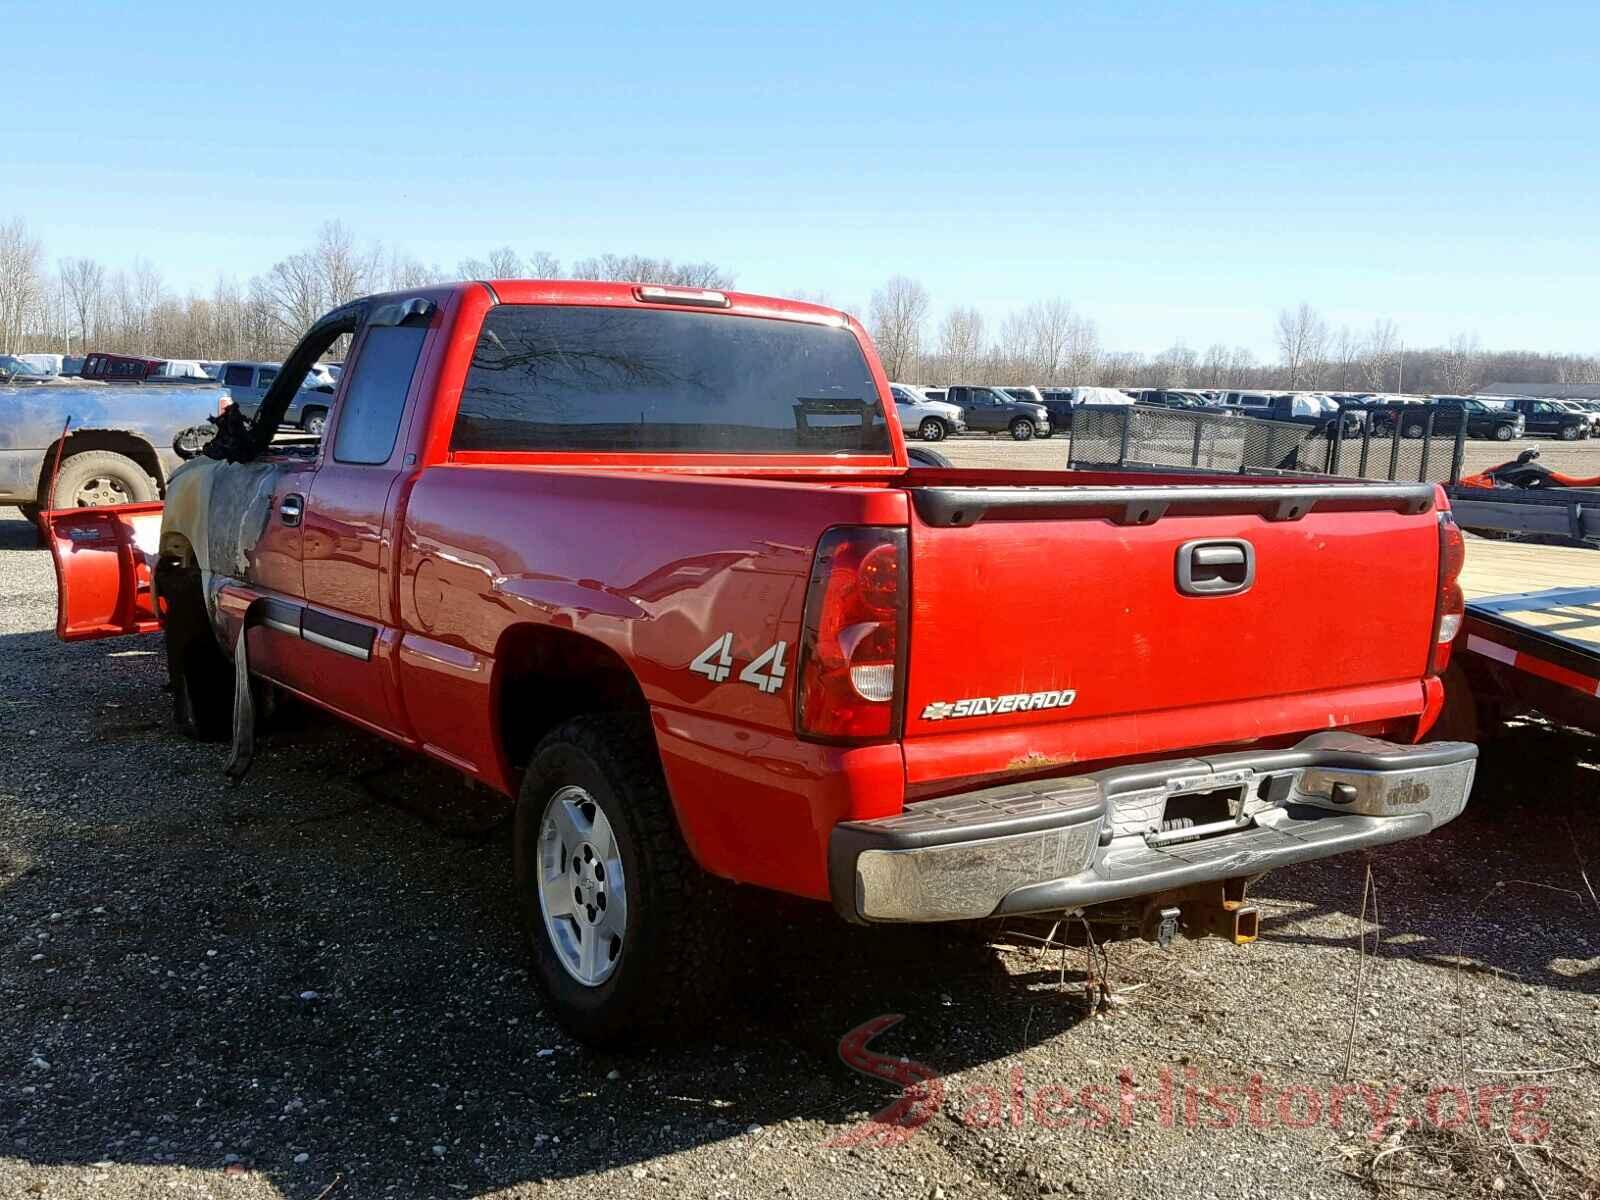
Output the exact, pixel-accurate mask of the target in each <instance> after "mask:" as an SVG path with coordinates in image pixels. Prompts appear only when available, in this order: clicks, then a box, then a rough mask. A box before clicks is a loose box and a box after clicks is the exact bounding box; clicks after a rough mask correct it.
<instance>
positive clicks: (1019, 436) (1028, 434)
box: [1011, 417, 1033, 442]
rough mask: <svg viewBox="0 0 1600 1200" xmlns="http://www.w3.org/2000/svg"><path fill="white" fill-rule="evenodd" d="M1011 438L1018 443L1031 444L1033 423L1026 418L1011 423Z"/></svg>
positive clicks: (1019, 418)
mask: <svg viewBox="0 0 1600 1200" xmlns="http://www.w3.org/2000/svg"><path fill="white" fill-rule="evenodd" d="M1011 436H1012V438H1014V439H1015V440H1016V441H1019V442H1031V441H1032V440H1033V422H1032V421H1030V420H1028V419H1027V418H1026V417H1018V418H1017V419H1016V420H1015V421H1013V422H1011Z"/></svg>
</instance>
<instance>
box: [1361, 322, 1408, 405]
mask: <svg viewBox="0 0 1600 1200" xmlns="http://www.w3.org/2000/svg"><path fill="white" fill-rule="evenodd" d="M1399 360H1400V330H1399V328H1398V327H1397V326H1396V325H1395V323H1394V322H1393V321H1391V320H1389V319H1388V318H1386V317H1380V318H1379V319H1378V320H1376V321H1374V322H1373V323H1372V332H1371V333H1369V334H1367V341H1366V345H1365V346H1363V347H1362V350H1361V372H1362V374H1363V375H1365V376H1366V380H1367V386H1368V387H1369V388H1371V389H1372V390H1373V391H1375V392H1381V391H1385V390H1386V388H1387V384H1388V380H1389V374H1390V372H1391V371H1392V370H1393V369H1394V367H1395V365H1396V364H1397V363H1398V362H1399ZM1395 386H1396V387H1398V386H1399V380H1398V379H1397V380H1396V381H1395Z"/></svg>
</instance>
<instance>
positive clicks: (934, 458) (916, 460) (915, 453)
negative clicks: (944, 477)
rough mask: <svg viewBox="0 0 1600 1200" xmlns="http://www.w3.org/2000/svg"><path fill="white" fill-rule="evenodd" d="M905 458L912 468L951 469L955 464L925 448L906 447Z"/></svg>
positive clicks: (934, 451) (935, 451)
mask: <svg viewBox="0 0 1600 1200" xmlns="http://www.w3.org/2000/svg"><path fill="white" fill-rule="evenodd" d="M906 457H907V458H908V459H910V460H911V465H912V466H913V467H953V466H955V464H954V463H953V462H951V461H950V460H949V459H948V458H946V457H945V456H944V455H943V454H940V453H939V452H938V451H937V450H929V449H928V448H927V447H926V446H907V447H906Z"/></svg>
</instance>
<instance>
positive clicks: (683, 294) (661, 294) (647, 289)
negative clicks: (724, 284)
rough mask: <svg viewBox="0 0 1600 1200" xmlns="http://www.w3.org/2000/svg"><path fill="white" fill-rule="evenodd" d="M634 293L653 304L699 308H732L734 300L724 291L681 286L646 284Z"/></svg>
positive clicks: (634, 290)
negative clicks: (688, 305) (684, 305)
mask: <svg viewBox="0 0 1600 1200" xmlns="http://www.w3.org/2000/svg"><path fill="white" fill-rule="evenodd" d="M633 294H634V295H635V296H637V297H638V298H639V299H641V300H648V301H650V302H651V303H652V304H690V305H693V306H695V307H697V308H732V307H733V302H732V301H731V300H729V299H728V297H727V295H726V293H724V292H713V291H710V290H709V289H707V288H680V287H655V286H644V287H636V288H634V289H633Z"/></svg>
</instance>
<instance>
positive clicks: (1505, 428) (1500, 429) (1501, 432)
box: [1494, 425, 1512, 442]
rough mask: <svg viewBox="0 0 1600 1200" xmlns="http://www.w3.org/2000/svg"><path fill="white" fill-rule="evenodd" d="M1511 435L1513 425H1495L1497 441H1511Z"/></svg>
mask: <svg viewBox="0 0 1600 1200" xmlns="http://www.w3.org/2000/svg"><path fill="white" fill-rule="evenodd" d="M1511 436H1512V434H1511V426H1509V425H1496V426H1495V427H1494V440H1495V441H1497V442H1509V441H1510V440H1511Z"/></svg>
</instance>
